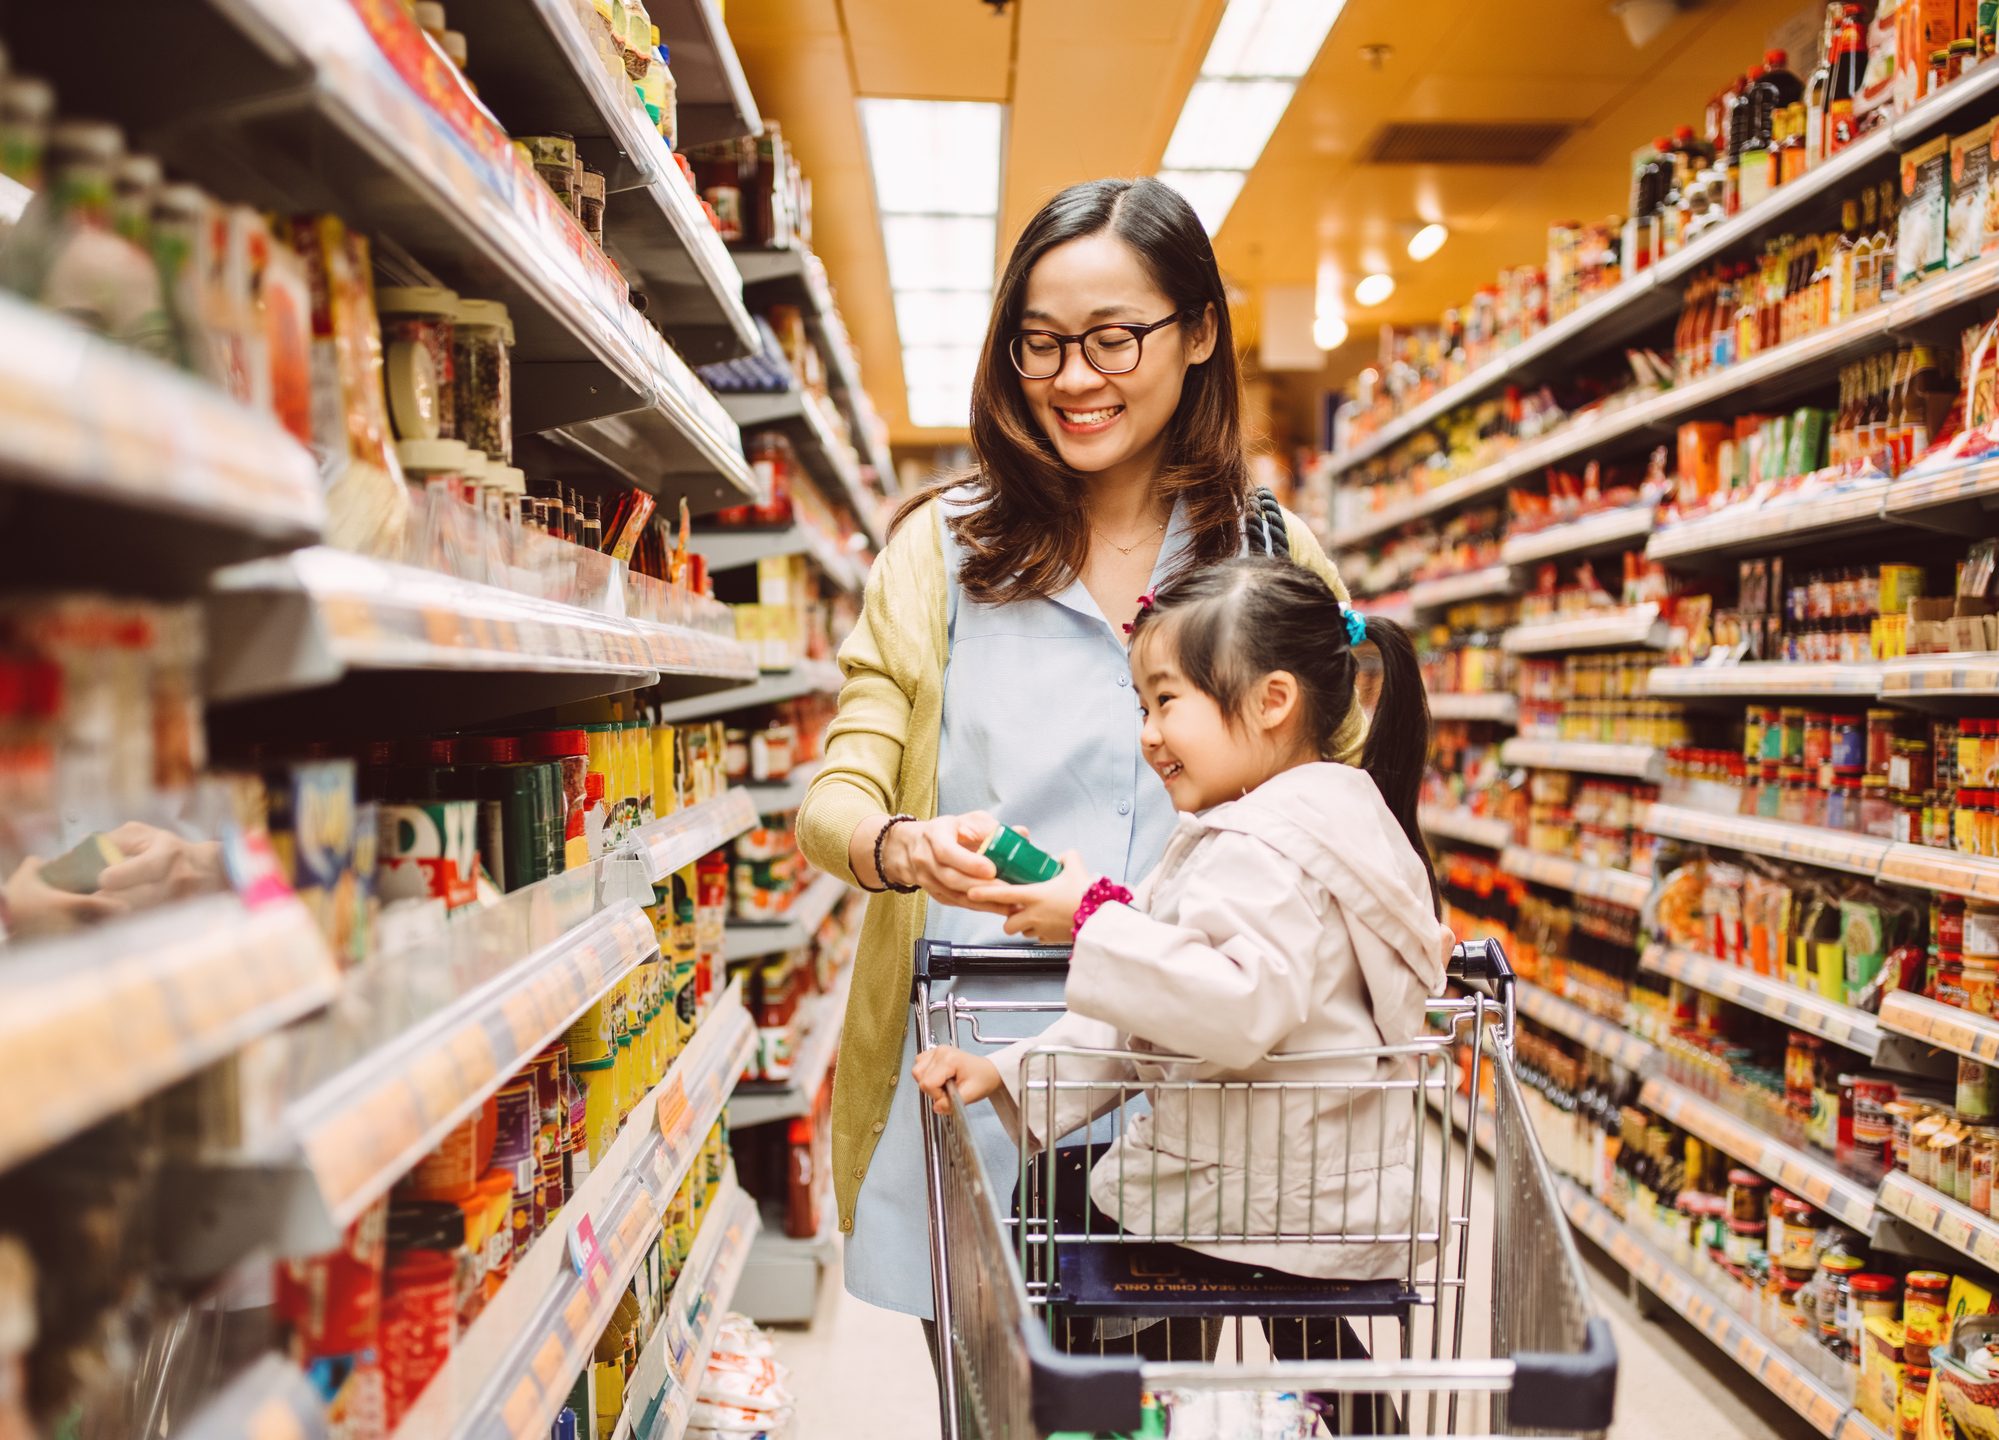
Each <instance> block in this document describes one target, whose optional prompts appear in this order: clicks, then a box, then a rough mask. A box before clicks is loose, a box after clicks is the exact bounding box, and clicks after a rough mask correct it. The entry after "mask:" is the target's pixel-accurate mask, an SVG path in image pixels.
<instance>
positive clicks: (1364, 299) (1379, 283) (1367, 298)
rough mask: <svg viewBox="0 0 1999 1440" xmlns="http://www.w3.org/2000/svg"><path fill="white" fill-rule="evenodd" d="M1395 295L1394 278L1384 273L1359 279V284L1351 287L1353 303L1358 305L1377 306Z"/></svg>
mask: <svg viewBox="0 0 1999 1440" xmlns="http://www.w3.org/2000/svg"><path fill="white" fill-rule="evenodd" d="M1394 293H1395V277H1394V276H1393V275H1389V274H1387V273H1385V272H1378V273H1376V274H1373V275H1365V276H1362V277H1361V282H1360V283H1359V284H1358V285H1356V286H1354V287H1353V298H1354V302H1355V303H1356V304H1359V305H1379V304H1380V303H1381V302H1382V301H1384V300H1386V299H1387V298H1388V297H1389V296H1391V295H1393V294H1394Z"/></svg>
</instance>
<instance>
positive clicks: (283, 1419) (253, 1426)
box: [243, 1396, 305, 1440]
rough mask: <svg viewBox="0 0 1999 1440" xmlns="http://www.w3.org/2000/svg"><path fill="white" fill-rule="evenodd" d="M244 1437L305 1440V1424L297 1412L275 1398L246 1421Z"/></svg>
mask: <svg viewBox="0 0 1999 1440" xmlns="http://www.w3.org/2000/svg"><path fill="white" fill-rule="evenodd" d="M243 1437H244V1440H305V1424H304V1422H303V1421H301V1420H300V1419H299V1416H298V1412H297V1411H295V1410H293V1409H292V1408H291V1406H289V1405H287V1404H286V1403H285V1402H284V1401H283V1400H280V1399H278V1398H276V1397H275V1396H273V1397H272V1398H271V1399H269V1400H266V1401H264V1402H263V1403H262V1404H260V1405H259V1406H257V1408H256V1409H255V1410H253V1411H252V1412H251V1413H250V1416H249V1418H248V1419H247V1420H245V1421H244V1423H243Z"/></svg>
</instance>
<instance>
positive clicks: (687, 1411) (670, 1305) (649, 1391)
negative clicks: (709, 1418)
mask: <svg viewBox="0 0 1999 1440" xmlns="http://www.w3.org/2000/svg"><path fill="white" fill-rule="evenodd" d="M762 1223H763V1220H762V1217H761V1216H760V1215H759V1214H758V1213H757V1202H756V1200H755V1198H754V1197H753V1196H751V1195H750V1194H749V1193H748V1192H747V1191H745V1190H744V1189H743V1188H742V1187H741V1186H740V1185H739V1184H738V1183H737V1181H736V1174H735V1170H734V1168H733V1167H732V1168H731V1169H730V1170H729V1172H728V1174H727V1175H726V1176H725V1177H724V1178H723V1181H722V1184H721V1186H720V1187H719V1188H718V1189H717V1190H716V1192H715V1194H714V1196H713V1198H712V1199H711V1200H710V1201H709V1204H708V1211H707V1214H706V1215H705V1216H704V1217H703V1219H702V1221H701V1228H700V1230H698V1231H697V1232H696V1233H695V1238H694V1248H693V1251H692V1253H690V1254H689V1255H688V1257H687V1261H686V1264H685V1265H683V1266H682V1268H681V1271H680V1278H679V1280H677V1281H676V1282H675V1283H674V1287H673V1294H672V1295H671V1296H670V1297H669V1298H668V1300H667V1305H666V1310H665V1313H664V1314H663V1315H662V1316H661V1317H660V1322H659V1328H660V1331H661V1332H662V1333H660V1334H658V1335H655V1336H654V1338H653V1343H652V1344H650V1345H648V1346H647V1348H646V1352H645V1354H644V1355H642V1356H641V1357H640V1358H639V1361H638V1364H637V1365H636V1366H635V1367H634V1369H633V1371H632V1379H631V1382H630V1383H629V1384H628V1385H627V1386H626V1388H625V1393H626V1394H627V1395H628V1396H634V1397H637V1396H645V1397H647V1398H646V1399H644V1400H643V1401H639V1400H636V1399H634V1400H630V1401H628V1402H627V1405H626V1411H625V1414H624V1415H623V1416H621V1417H620V1419H619V1427H620V1431H621V1432H622V1433H628V1434H629V1435H630V1437H631V1440H680V1437H681V1436H683V1435H685V1434H686V1433H687V1426H688V1421H689V1418H690V1416H691V1413H692V1411H693V1407H694V1400H695V1397H696V1395H697V1394H698V1393H699V1391H700V1388H701V1377H702V1375H704V1374H705V1373H707V1370H708V1357H709V1355H710V1354H712V1353H713V1351H714V1348H715V1336H716V1333H717V1332H718V1331H719V1330H720V1329H721V1325H722V1317H723V1316H725V1315H727V1314H728V1313H729V1302H730V1299H731V1297H733V1296H734V1295H735V1293H736V1284H737V1282H738V1281H740V1280H741V1279H742V1276H743V1267H744V1265H745V1264H746V1263H747V1262H748V1260H749V1255H750V1244H751V1242H752V1241H753V1240H755V1238H756V1235H757V1231H758V1229H759V1228H760V1226H761V1225H762ZM627 1426H628V1427H629V1428H628V1429H626V1427H627Z"/></svg>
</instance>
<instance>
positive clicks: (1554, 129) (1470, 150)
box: [1367, 120, 1572, 165]
mask: <svg viewBox="0 0 1999 1440" xmlns="http://www.w3.org/2000/svg"><path fill="white" fill-rule="evenodd" d="M1571 128H1572V127H1571V126H1569V125H1567V124H1564V123H1563V122H1561V121H1559V120H1530V121H1503V120H1502V121H1492V122H1487V123H1474V122H1470V121H1462V120H1441V121H1409V122H1402V123H1397V124H1393V125H1389V126H1386V127H1384V128H1383V130H1382V131H1381V133H1380V134H1379V135H1377V136H1375V137H1374V146H1373V148H1372V149H1370V150H1369V151H1368V154H1367V160H1368V163H1369V164H1372V165H1539V164H1540V163H1541V162H1542V161H1543V160H1545V159H1547V158H1548V156H1549V154H1550V153H1551V152H1552V151H1553V150H1554V148H1555V147H1556V146H1557V145H1559V144H1561V143H1562V141H1563V140H1565V139H1567V138H1568V134H1569V131H1570V129H1571Z"/></svg>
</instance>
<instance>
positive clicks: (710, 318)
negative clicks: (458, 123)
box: [453, 0, 757, 363]
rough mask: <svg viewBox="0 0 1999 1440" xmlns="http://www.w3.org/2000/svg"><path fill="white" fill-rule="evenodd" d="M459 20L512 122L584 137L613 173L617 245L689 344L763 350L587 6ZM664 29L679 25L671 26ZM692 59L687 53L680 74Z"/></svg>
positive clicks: (735, 277) (490, 6)
mask: <svg viewBox="0 0 1999 1440" xmlns="http://www.w3.org/2000/svg"><path fill="white" fill-rule="evenodd" d="M682 8H684V9H686V10H689V11H698V10H700V9H701V8H702V7H701V6H700V5H698V4H692V3H684V4H683V7H682ZM453 19H454V21H456V23H457V24H458V26H459V28H461V29H462V30H463V31H464V33H465V38H466V41H467V43H468V45H469V47H470V49H471V52H472V54H473V56H474V57H475V68H476V71H477V74H478V78H479V96H480V99H482V100H483V101H485V102H486V104H487V105H489V106H490V107H492V109H493V111H494V113H495V114H496V115H498V116H499V117H500V119H501V120H502V121H504V122H505V123H506V125H507V127H508V129H509V130H510V131H511V132H512V133H513V134H516V135H520V134H550V133H560V134H565V135H570V136H573V137H575V139H576V141H577V145H578V148H579V149H580V150H581V151H582V154H583V158H584V161H585V163H587V164H589V165H591V166H592V167H593V168H595V169H598V170H602V171H603V172H604V185H605V189H606V190H607V191H609V192H610V195H611V198H610V199H609V201H608V203H607V204H606V205H605V206H604V233H605V239H606V243H607V244H609V245H610V246H611V247H612V248H613V249H615V250H616V251H618V252H619V253H620V254H622V255H624V256H625V257H626V258H627V259H629V260H630V261H631V262H632V268H633V269H634V270H635V271H636V273H637V276H638V278H639V279H640V281H641V282H642V288H643V289H645V290H646V291H647V292H648V294H649V296H650V298H651V300H652V302H653V304H654V305H655V306H656V307H658V309H657V313H658V314H659V315H660V317H661V319H662V321H663V323H665V324H666V326H667V327H668V329H669V330H670V331H671V333H672V335H673V338H674V341H675V342H676V343H677V344H678V345H679V347H680V349H681V350H682V352H683V353H685V354H687V355H689V356H690V357H692V358H693V359H694V360H695V361H696V363H706V362H708V361H711V360H724V359H730V358H733V357H734V356H737V355H748V354H753V353H755V351H756V348H757V329H756V324H755V322H754V321H752V320H751V319H750V313H749V310H748V308H747V307H746V306H745V305H744V304H743V282H742V277H741V276H740V275H739V274H738V273H737V272H736V267H735V263H734V262H733V261H732V260H731V259H730V258H729V252H728V248H727V247H726V246H724V245H723V243H722V239H721V237H720V236H719V235H717V234H716V233H715V227H714V226H713V225H711V224H709V222H708V219H707V217H706V216H705V215H704V214H703V213H702V210H701V205H700V202H699V200H698V199H697V198H696V197H695V195H694V193H693V188H692V187H691V186H690V185H689V184H688V183H687V177H686V176H684V175H683V174H681V172H680V167H679V165H678V164H676V163H675V161H674V158H673V154H672V152H671V151H670V150H669V149H668V148H667V145H666V142H665V141H664V140H663V139H661V138H660V135H659V131H658V129H657V128H656V127H655V126H654V125H653V123H652V121H651V119H650V118H649V117H648V116H647V114H646V112H645V110H644V108H643V107H642V106H641V105H639V103H638V101H637V97H636V96H635V95H634V94H633V91H632V87H631V85H630V84H629V83H627V84H623V85H620V84H617V83H615V82H614V81H613V79H612V77H611V75H610V73H609V72H608V71H607V70H606V69H605V67H604V64H603V62H602V60H600V59H599V58H598V54H597V50H596V47H595V45H594V43H593V42H592V40H591V37H590V36H589V35H588V34H587V33H586V32H585V29H584V25H583V22H582V20H581V19H580V18H579V12H578V10H577V8H576V7H575V6H573V5H571V4H568V3H567V0H487V3H484V4H481V5H477V6H473V7H471V8H470V11H469V13H467V14H466V15H464V16H462V17H458V16H454V17H453ZM660 32H661V34H662V35H666V34H668V33H670V32H668V31H667V29H666V27H665V25H664V24H662V25H661V27H660ZM689 38H690V39H692V38H693V37H692V36H690V37H689ZM674 39H675V40H678V39H679V37H678V36H674ZM723 42H724V45H725V46H726V44H727V35H726V32H725V33H724V37H723ZM689 58H690V59H691V58H692V57H691V56H690V57H689ZM681 63H682V62H681V59H680V52H679V51H678V50H676V51H675V60H674V67H673V68H674V79H675V81H676V82H679V81H680V78H681ZM738 77H739V78H740V70H738ZM751 113H752V114H754V113H755V110H754V107H753V108H752V110H751ZM640 191H643V192H645V194H644V195H640V194H638V193H636V192H640Z"/></svg>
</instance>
